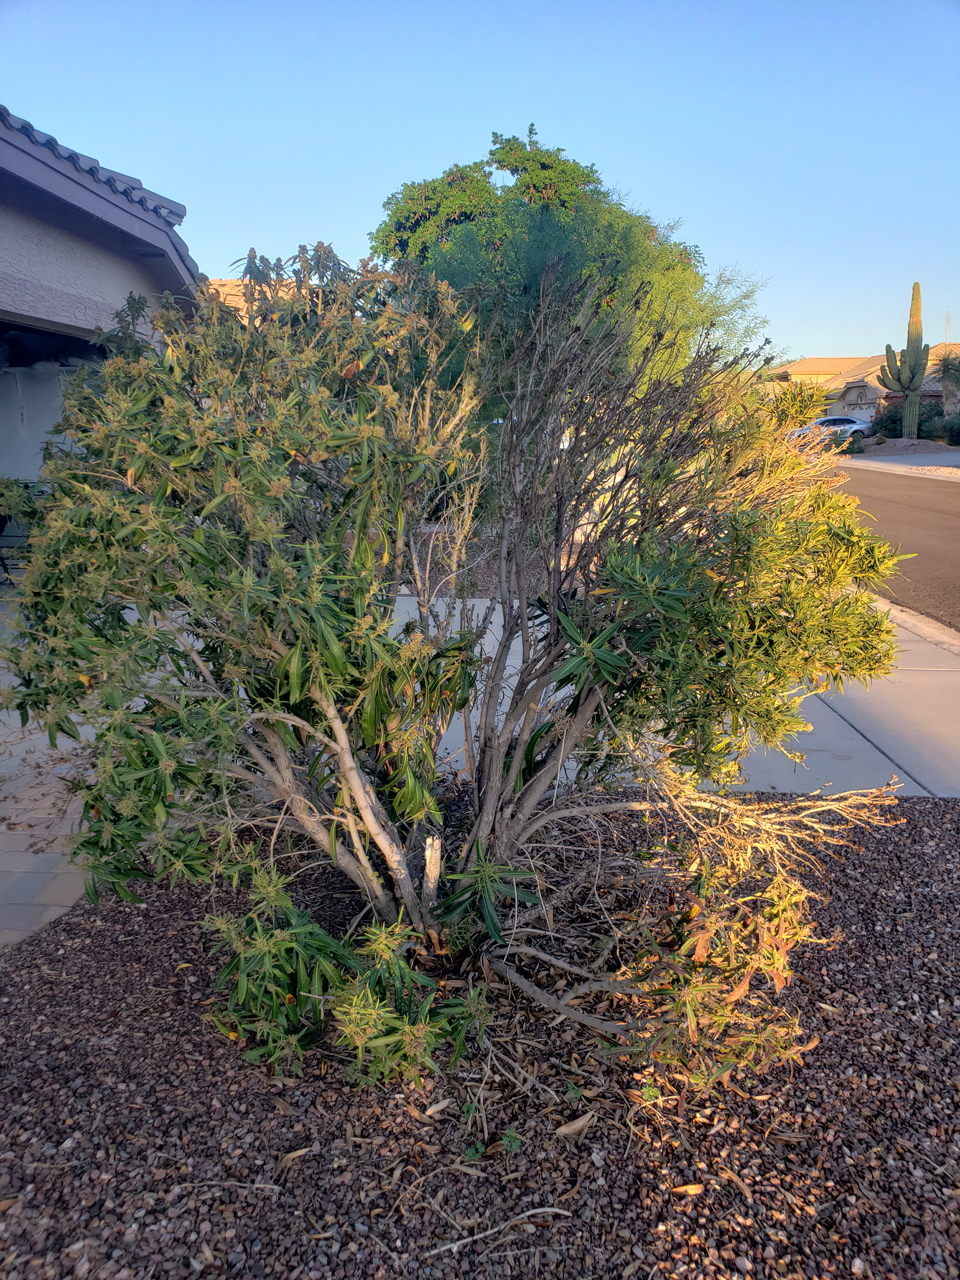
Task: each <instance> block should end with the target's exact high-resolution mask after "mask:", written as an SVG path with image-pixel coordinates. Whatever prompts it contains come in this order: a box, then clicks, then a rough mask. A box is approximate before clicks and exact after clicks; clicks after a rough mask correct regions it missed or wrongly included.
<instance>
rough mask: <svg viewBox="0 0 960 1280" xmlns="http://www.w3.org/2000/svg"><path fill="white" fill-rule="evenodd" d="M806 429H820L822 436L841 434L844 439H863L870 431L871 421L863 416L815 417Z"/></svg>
mask: <svg viewBox="0 0 960 1280" xmlns="http://www.w3.org/2000/svg"><path fill="white" fill-rule="evenodd" d="M802 429H803V430H804V431H814V430H816V431H819V432H820V434H821V435H822V436H825V437H829V436H834V435H837V436H840V437H841V439H843V440H862V439H863V438H864V436H865V435H867V434H868V433H869V431H870V423H869V422H864V420H863V419H862V418H814V420H813V422H811V423H810V425H809V426H807V427H804V428H802Z"/></svg>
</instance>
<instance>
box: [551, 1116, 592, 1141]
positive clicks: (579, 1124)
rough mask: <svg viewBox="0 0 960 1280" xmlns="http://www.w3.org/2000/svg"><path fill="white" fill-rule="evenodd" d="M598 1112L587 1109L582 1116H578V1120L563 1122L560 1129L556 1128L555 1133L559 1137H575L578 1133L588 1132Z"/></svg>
mask: <svg viewBox="0 0 960 1280" xmlns="http://www.w3.org/2000/svg"><path fill="white" fill-rule="evenodd" d="M596 1114H597V1113H596V1112H595V1111H586V1112H584V1114H583V1115H582V1116H577V1118H576V1120H571V1121H570V1122H569V1123H568V1124H562V1125H561V1126H560V1128H559V1129H555V1130H554V1133H555V1134H556V1135H557V1137H558V1138H575V1137H576V1136H577V1135H578V1134H580V1133H585V1132H586V1130H587V1129H588V1128H589V1127H590V1125H591V1124H592V1123H593V1119H594V1116H595V1115H596Z"/></svg>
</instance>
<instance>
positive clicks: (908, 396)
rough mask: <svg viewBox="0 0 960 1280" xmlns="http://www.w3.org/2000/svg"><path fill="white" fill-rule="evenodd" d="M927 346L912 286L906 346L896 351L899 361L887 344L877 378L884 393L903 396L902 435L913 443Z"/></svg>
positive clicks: (915, 288) (917, 293) (917, 296)
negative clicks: (888, 392) (885, 353)
mask: <svg viewBox="0 0 960 1280" xmlns="http://www.w3.org/2000/svg"><path fill="white" fill-rule="evenodd" d="M929 356H930V344H929V343H927V345H926V346H924V345H923V325H922V323H921V320H920V285H919V284H917V283H916V282H915V283H914V286H913V297H912V298H911V300H910V321H909V323H908V324H907V347H906V350H905V351H901V352H900V359H899V361H898V360H897V354H896V352H895V351H894V349H893V347H891V346H890V345H889V343H888V344H887V363H886V365H885V366H883V367H881V369H880V373H879V375H878V377H879V379H880V385H881V386H884V387H886V389H887V390H888V391H900V392H902V393H903V436H904V439H905V440H916V438H917V426H918V423H919V421H920V388H921V386H922V385H923V379H924V377H925V376H926V372H927V360H928V358H929Z"/></svg>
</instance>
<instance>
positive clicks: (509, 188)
mask: <svg viewBox="0 0 960 1280" xmlns="http://www.w3.org/2000/svg"><path fill="white" fill-rule="evenodd" d="M497 173H502V174H508V175H509V176H510V178H511V179H512V181H509V182H506V183H498V182H496V181H495V175H496V174H497ZM384 210H385V211H386V216H385V218H384V219H383V221H382V222H381V223H380V225H379V226H378V227H377V229H376V230H375V231H374V232H373V233H372V235H371V238H370V239H371V247H372V248H373V251H374V253H375V254H376V255H377V256H378V257H380V258H382V259H385V260H389V261H398V260H401V259H413V260H415V261H417V262H419V263H421V264H423V265H424V266H426V267H427V268H428V270H430V271H433V272H435V273H436V274H437V276H438V277H439V278H441V279H443V280H446V281H447V282H448V283H450V284H451V285H452V286H453V287H454V288H455V289H457V290H458V291H460V292H464V293H470V292H471V291H477V293H478V294H479V296H480V298H481V299H491V298H496V300H497V302H498V303H499V304H500V305H501V306H502V305H503V304H504V302H507V303H511V302H512V303H513V304H514V306H513V307H510V308H509V309H510V311H511V313H512V314H515V310H516V308H519V309H520V310H521V311H525V312H527V313H529V311H530V310H532V309H533V308H535V306H536V305H537V299H538V297H539V291H540V284H541V281H542V280H543V279H544V276H545V274H547V273H550V274H551V275H553V276H556V275H559V276H560V282H561V283H572V282H575V281H580V280H584V279H588V280H594V281H596V282H597V283H600V284H601V285H602V286H603V287H604V288H605V290H606V292H607V294H608V297H609V299H610V301H612V300H613V299H614V298H615V297H616V296H617V295H618V294H619V293H620V292H622V291H625V292H627V293H628V294H636V293H638V292H641V291H642V292H643V293H644V295H645V296H646V297H647V298H648V299H649V300H650V301H651V302H652V304H653V305H654V307H655V308H657V309H659V310H660V311H662V312H663V313H664V315H665V316H666V317H667V319H668V322H669V327H670V329H671V331H672V332H674V333H676V334H678V335H681V336H684V337H685V338H686V339H687V340H688V342H689V343H690V344H691V345H692V343H693V341H694V335H695V334H696V333H698V332H699V331H701V330H702V329H704V328H706V327H708V326H710V325H714V326H716V327H717V330H718V334H719V336H720V338H721V341H722V342H723V343H724V345H726V346H728V347H730V348H742V347H743V346H744V345H747V344H748V343H749V342H750V341H751V340H752V339H753V338H755V337H756V333H757V330H758V327H759V321H758V319H757V317H756V315H755V313H754V309H753V303H754V297H755V293H756V286H755V285H754V284H753V283H752V282H750V281H747V280H745V279H743V278H742V277H740V276H738V275H737V274H736V273H730V272H725V273H723V272H722V273H720V275H719V276H718V277H717V278H716V279H715V280H712V281H711V280H710V279H709V278H708V276H707V272H706V267H705V264H704V261H703V257H702V255H701V253H700V251H699V249H697V248H696V247H695V246H693V245H689V244H685V243H683V242H682V241H680V240H678V239H676V238H675V236H674V231H675V227H673V226H659V225H658V224H657V223H655V222H654V221H653V220H652V219H651V218H650V217H648V216H647V215H646V214H643V213H638V212H636V211H635V210H632V209H630V208H629V207H628V206H627V205H626V204H625V203H624V202H623V200H622V199H621V198H620V197H619V196H618V195H617V194H616V193H615V192H613V191H611V190H610V189H608V188H607V187H605V186H604V185H603V183H602V181H601V178H600V175H599V173H598V171H597V169H596V167H595V166H594V165H584V164H581V163H579V162H578V161H576V160H573V159H571V158H570V157H569V156H567V155H566V154H565V153H564V151H563V149H562V148H559V147H555V148H551V147H544V146H542V145H541V144H540V142H539V141H538V139H537V134H536V130H535V129H534V127H533V125H531V126H530V130H529V133H528V137H527V140H526V141H524V140H523V139H521V138H519V137H510V138H505V137H504V136H503V135H502V134H499V133H494V135H493V145H492V146H491V148H490V151H489V152H488V154H487V156H486V158H485V159H482V160H476V161H472V162H470V163H469V164H457V165H452V166H451V167H450V168H449V169H447V170H445V171H444V173H443V174H441V175H440V177H438V178H428V179H425V180H424V181H421V182H408V183H405V184H404V185H403V186H402V187H401V188H400V190H399V191H397V192H395V193H394V194H393V195H392V196H390V198H389V199H388V200H387V201H386V202H385V203H384Z"/></svg>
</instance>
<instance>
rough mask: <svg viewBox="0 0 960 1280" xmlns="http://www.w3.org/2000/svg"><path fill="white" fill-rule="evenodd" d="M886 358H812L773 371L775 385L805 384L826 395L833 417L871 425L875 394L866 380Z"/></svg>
mask: <svg viewBox="0 0 960 1280" xmlns="http://www.w3.org/2000/svg"><path fill="white" fill-rule="evenodd" d="M884 359H885V357H884V356H809V357H807V358H806V359H804V360H793V361H791V363H790V364H784V365H780V366H779V367H778V368H776V369H772V370H771V372H770V376H771V378H772V379H773V380H774V381H776V382H806V383H810V384H812V385H814V386H817V387H820V388H821V389H822V390H823V391H824V392H826V394H827V398H828V400H829V410H828V412H829V413H831V414H837V413H843V414H848V415H849V416H850V417H852V418H863V420H864V421H865V422H869V421H870V419H871V418H872V417H873V415H874V413H875V412H876V399H877V396H876V391H877V389H878V386H879V384H876V385H873V384H871V386H870V388H869V389H868V388H867V385H866V384H865V383H864V382H863V379H864V378H866V377H868V376H871V375H873V376H874V377H875V375H876V372H877V370H878V369H879V368H880V366H881V365H882V364H883V361H884Z"/></svg>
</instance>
